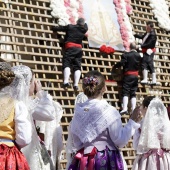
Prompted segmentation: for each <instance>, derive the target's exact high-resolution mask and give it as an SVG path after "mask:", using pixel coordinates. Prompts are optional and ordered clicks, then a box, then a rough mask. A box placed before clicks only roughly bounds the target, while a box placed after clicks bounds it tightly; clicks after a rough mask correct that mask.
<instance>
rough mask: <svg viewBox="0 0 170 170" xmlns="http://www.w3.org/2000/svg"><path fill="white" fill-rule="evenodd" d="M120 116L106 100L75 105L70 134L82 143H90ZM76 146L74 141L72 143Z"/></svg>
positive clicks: (93, 100)
mask: <svg viewBox="0 0 170 170" xmlns="http://www.w3.org/2000/svg"><path fill="white" fill-rule="evenodd" d="M119 118H120V115H119V114H118V112H117V110H116V109H115V108H114V107H113V106H111V105H109V104H108V102H107V101H106V100H98V99H92V100H87V101H86V102H84V103H77V104H76V107H75V112H74V116H73V119H72V126H71V133H73V134H75V135H76V136H77V137H78V138H79V139H80V140H81V142H82V143H86V142H91V141H92V140H94V139H95V138H96V137H97V136H98V135H99V134H101V133H102V132H103V131H104V130H105V129H106V128H108V127H109V126H110V125H111V124H112V123H113V122H114V121H115V120H117V119H119ZM74 144H75V146H76V141H74Z"/></svg>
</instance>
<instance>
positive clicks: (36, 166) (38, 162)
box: [22, 91, 55, 170]
mask: <svg viewBox="0 0 170 170" xmlns="http://www.w3.org/2000/svg"><path fill="white" fill-rule="evenodd" d="M27 107H28V110H29V113H30V114H31V115H32V117H31V122H32V131H33V136H32V141H31V143H30V144H29V145H28V146H26V147H24V148H23V149H22V152H23V154H24V155H25V157H26V159H27V161H28V164H29V166H30V169H31V170H53V169H54V168H53V166H52V161H51V158H50V156H49V154H48V152H47V150H46V149H45V148H44V146H43V145H41V144H40V140H39V137H38V135H37V132H36V129H35V124H34V121H33V119H38V120H43V121H51V120H53V119H54V116H53V115H54V110H55V108H54V106H53V102H52V97H51V96H50V95H49V94H47V93H46V92H45V91H40V92H38V93H37V94H36V97H35V99H32V98H30V99H29V102H28V106H27Z"/></svg>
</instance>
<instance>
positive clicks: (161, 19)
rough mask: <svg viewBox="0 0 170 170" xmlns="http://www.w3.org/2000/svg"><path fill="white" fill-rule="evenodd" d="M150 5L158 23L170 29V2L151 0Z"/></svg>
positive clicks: (167, 29)
mask: <svg viewBox="0 0 170 170" xmlns="http://www.w3.org/2000/svg"><path fill="white" fill-rule="evenodd" d="M149 1H150V7H151V8H152V11H153V13H154V15H155V17H156V18H157V21H158V24H159V26H160V27H161V28H163V29H165V30H166V31H170V18H169V7H168V4H167V3H168V2H166V1H165V0H149Z"/></svg>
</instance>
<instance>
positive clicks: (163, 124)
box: [137, 98, 170, 154]
mask: <svg viewBox="0 0 170 170" xmlns="http://www.w3.org/2000/svg"><path fill="white" fill-rule="evenodd" d="M169 134H170V121H169V118H168V114H167V109H166V107H165V106H164V104H163V102H162V101H161V100H160V99H159V98H154V99H153V100H152V101H151V102H150V104H149V106H148V109H147V112H146V115H145V118H144V119H143V122H142V128H141V135H140V138H139V143H138V146H137V153H138V154H143V153H146V152H148V151H149V150H150V149H159V148H164V149H168V150H170V135H169Z"/></svg>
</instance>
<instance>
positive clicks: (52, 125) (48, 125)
mask: <svg viewBox="0 0 170 170" xmlns="http://www.w3.org/2000/svg"><path fill="white" fill-rule="evenodd" d="M53 105H54V107H55V112H54V115H53V116H54V117H55V118H54V120H52V121H49V122H45V121H36V126H39V127H40V133H43V134H44V137H45V138H44V143H45V146H46V148H47V150H50V151H51V159H52V162H53V165H54V169H56V168H57V167H58V169H60V159H61V151H62V149H63V142H62V127H61V125H60V122H61V117H62V114H63V109H62V107H61V105H60V104H59V103H58V102H55V101H53Z"/></svg>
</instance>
